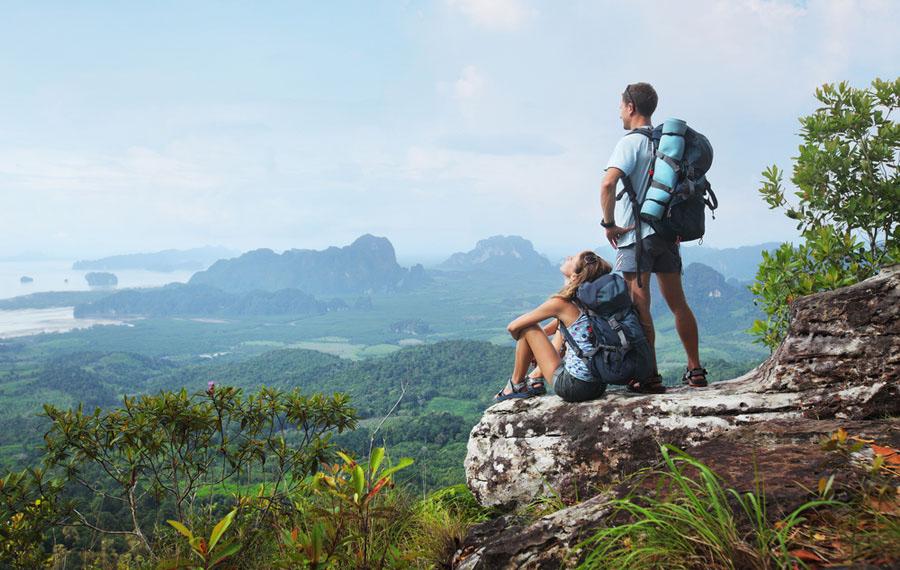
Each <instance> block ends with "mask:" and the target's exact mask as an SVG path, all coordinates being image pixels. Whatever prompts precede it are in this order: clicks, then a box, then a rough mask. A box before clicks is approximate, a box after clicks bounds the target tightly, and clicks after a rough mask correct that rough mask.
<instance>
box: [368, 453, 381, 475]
mask: <svg viewBox="0 0 900 570" xmlns="http://www.w3.org/2000/svg"><path fill="white" fill-rule="evenodd" d="M382 459H384V448H383V447H376V448H375V449H373V450H372V457H371V458H370V459H369V471H370V472H371V473H372V474H373V475H374V474H375V473H376V472H377V471H378V467H379V466H381V460H382Z"/></svg>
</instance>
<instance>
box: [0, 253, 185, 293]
mask: <svg viewBox="0 0 900 570" xmlns="http://www.w3.org/2000/svg"><path fill="white" fill-rule="evenodd" d="M72 263H73V262H71V261H0V299H9V298H10V297H19V296H21V295H29V294H31V293H42V292H45V291H89V290H90V289H91V288H90V286H88V284H87V281H86V280H85V279H84V276H85V275H86V274H88V273H90V271H84V270H75V269H72ZM109 273H113V274H115V276H116V277H118V278H119V284H118V285H117V286H116V287H115V289H129V288H134V287H159V286H161V285H166V284H168V283H173V282H179V283H186V282H187V280H188V279H190V278H191V275H193V274H194V272H193V271H172V272H166V273H163V272H159V271H142V270H136V269H123V270H112V271H109ZM22 277H31V278H32V279H33V280H34V281H33V282H32V283H22V282H21V278H22Z"/></svg>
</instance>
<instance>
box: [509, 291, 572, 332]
mask: <svg viewBox="0 0 900 570" xmlns="http://www.w3.org/2000/svg"><path fill="white" fill-rule="evenodd" d="M568 306H571V303H569V302H568V301H566V300H565V299H560V298H559V297H550V298H549V299H547V300H546V301H544V302H543V303H542V304H541V306H539V307H538V308H537V309H534V310H533V311H528V312H527V313H525V314H524V315H522V316H521V317H518V318H516V319H514V320H513V321H512V322H511V323H509V325H508V326H507V327H506V330H508V331H509V334H510V336H512V337H513V338H514V339H515V340H519V333H520V332H521V331H522V329H524V328H525V327H527V326H531V325H537V324H540V323H541V321H545V320H547V319H551V318H559V316H560V314H561V313H562V312H563V311H564V310H565V309H566V307H568ZM576 310H577V309H576Z"/></svg>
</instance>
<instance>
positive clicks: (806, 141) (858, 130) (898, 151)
mask: <svg viewBox="0 0 900 570" xmlns="http://www.w3.org/2000/svg"><path fill="white" fill-rule="evenodd" d="M816 99H818V100H819V101H820V102H821V103H822V105H823V106H822V107H820V108H819V109H817V110H816V111H815V112H814V113H813V114H811V115H809V116H807V117H803V118H801V119H800V124H801V129H800V136H801V137H802V138H803V144H801V145H800V154H799V156H797V157H796V158H795V160H796V164H795V165H794V169H793V176H792V177H791V182H792V183H793V185H794V187H795V188H796V190H795V191H794V192H793V195H794V198H795V199H796V200H795V201H794V202H793V203H792V201H790V200H788V198H787V195H786V191H785V188H784V186H783V185H782V171H781V170H779V169H778V167H777V166H771V167H769V168H768V169H766V170H765V171H764V172H763V186H762V188H761V189H760V194H762V196H763V198H764V199H765V200H766V202H767V203H768V204H769V207H770V208H771V209H783V210H785V215H786V216H787V217H789V218H791V219H793V220H796V221H797V229H798V230H799V231H800V233H801V237H802V239H803V242H802V243H801V244H800V245H798V246H796V247H795V246H794V245H793V244H791V243H785V244H782V245H781V247H779V248H778V249H777V250H775V251H773V252H764V253H763V261H762V263H761V264H760V266H759V271H758V272H757V275H756V282H755V283H754V284H753V285H752V286H751V287H750V290H751V291H752V292H753V293H754V295H756V304H757V305H758V306H759V307H761V308H762V310H763V312H764V313H765V315H766V319H765V320H757V321H756V322H755V323H754V324H753V326H752V328H751V329H750V332H751V333H752V334H753V335H755V336H756V337H757V338H756V341H757V342H761V343H763V344H765V345H767V346H768V347H769V348H770V349H773V350H774V349H775V348H776V347H777V346H778V345H779V344H780V343H781V341H782V340H783V339H784V335H785V332H786V331H787V327H788V325H789V323H790V310H789V304H790V302H791V301H792V300H793V299H795V298H797V297H799V296H801V295H809V294H811V293H817V292H820V291H830V290H834V289H837V288H839V287H844V286H847V285H851V284H853V283H856V282H858V281H861V280H863V279H866V278H868V277H871V276H872V275H874V274H875V273H876V272H877V271H878V269H879V268H880V267H881V266H883V265H886V264H889V263H894V262H897V261H900V208H898V207H897V204H898V203H900V123H898V122H897V121H896V120H894V119H892V118H891V114H892V113H893V111H894V110H896V109H897V108H898V107H900V79H896V80H894V81H882V80H880V79H876V80H875V81H873V82H872V85H871V87H870V88H867V89H856V88H853V87H850V86H849V84H847V83H846V82H844V83H840V84H837V85H833V84H826V85H823V86H822V87H820V88H819V89H817V90H816Z"/></svg>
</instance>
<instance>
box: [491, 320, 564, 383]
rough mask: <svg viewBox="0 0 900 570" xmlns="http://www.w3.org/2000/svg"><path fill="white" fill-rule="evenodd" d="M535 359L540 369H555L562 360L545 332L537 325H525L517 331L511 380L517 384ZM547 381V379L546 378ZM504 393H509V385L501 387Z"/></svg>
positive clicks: (523, 377)
mask: <svg viewBox="0 0 900 570" xmlns="http://www.w3.org/2000/svg"><path fill="white" fill-rule="evenodd" d="M532 360H536V361H537V364H538V368H540V369H541V370H550V371H551V372H550V374H552V371H555V370H556V368H557V367H558V366H559V364H560V363H561V362H562V360H560V358H559V352H558V351H557V349H556V347H555V346H553V343H552V342H550V339H549V338H548V337H547V334H546V333H545V332H544V329H542V328H541V327H540V326H538V325H531V326H529V327H525V328H524V329H522V331H521V332H520V333H519V341H518V342H517V343H516V359H515V365H514V368H513V373H512V381H513V383H514V384H519V383H521V382H522V381H524V380H525V375H526V374H527V373H528V367H529V366H530V365H531V361H532ZM548 382H549V379H548ZM503 393H504V394H509V393H510V390H509V385H507V386H506V388H504V389H503Z"/></svg>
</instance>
